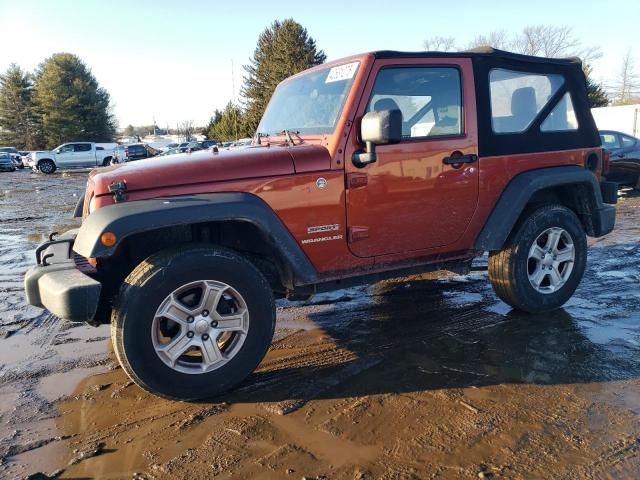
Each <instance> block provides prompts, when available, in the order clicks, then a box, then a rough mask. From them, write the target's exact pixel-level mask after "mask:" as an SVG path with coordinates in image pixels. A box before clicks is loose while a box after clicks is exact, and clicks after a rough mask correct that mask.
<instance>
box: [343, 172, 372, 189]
mask: <svg viewBox="0 0 640 480" xmlns="http://www.w3.org/2000/svg"><path fill="white" fill-rule="evenodd" d="M367 183H369V177H368V175H367V174H366V173H348V174H347V188H358V187H364V186H365V185H366V184H367Z"/></svg>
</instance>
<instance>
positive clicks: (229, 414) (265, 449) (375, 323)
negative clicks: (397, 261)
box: [0, 170, 640, 479]
mask: <svg viewBox="0 0 640 480" xmlns="http://www.w3.org/2000/svg"><path fill="white" fill-rule="evenodd" d="M85 179H86V172H74V173H63V174H55V175H51V176H43V175H41V174H37V173H32V172H30V171H27V170H25V171H18V172H14V173H4V174H0V477H2V478H22V477H26V476H28V475H30V474H33V473H35V472H45V473H46V474H47V475H51V474H52V473H54V472H56V475H58V476H59V477H60V478H80V477H82V478H84V477H96V478H132V477H134V478H161V479H164V478H166V479H169V478H171V479H173V478H189V479H195V478H211V477H213V476H215V477H216V478H253V479H256V478H257V479H259V478H295V479H300V478H303V477H306V478H332V479H333V478H345V479H359V478H363V479H365V478H389V479H391V478H394V479H395V478H478V477H481V478H491V477H493V478H503V477H504V478H592V477H595V478H601V477H613V478H637V474H638V472H640V381H639V378H640V362H639V360H640V288H639V287H638V281H639V280H640V243H639V241H638V239H639V238H640V197H638V196H633V195H632V194H630V193H629V192H623V198H622V199H621V201H620V203H619V210H618V226H617V228H616V231H615V232H614V233H613V234H611V235H609V236H607V237H605V238H603V239H598V240H597V241H593V240H592V241H591V242H590V244H591V249H590V253H589V266H588V270H587V273H586V276H585V279H584V280H583V282H582V284H581V286H580V287H579V289H578V292H577V293H576V295H575V297H574V298H573V299H572V300H571V301H570V302H569V303H568V304H567V306H566V308H564V309H563V310H559V311H557V312H555V313H553V314H551V315H544V316H531V315H524V314H520V313H517V312H513V311H510V310H509V308H508V307H507V306H506V305H505V304H503V303H501V302H499V301H498V300H497V298H496V296H495V295H494V294H493V292H492V290H491V287H490V285H489V282H488V279H487V276H486V273H484V272H478V273H474V274H471V275H467V276H455V275H447V276H444V277H440V278H439V279H437V280H434V278H432V277H430V276H422V277H411V278H409V279H404V280H403V281H397V282H396V281H391V282H383V283H380V284H377V285H374V286H370V287H367V288H364V287H363V288H353V289H348V290H342V291H339V292H334V293H332V294H326V295H322V296H317V297H315V298H313V299H312V300H310V301H309V302H286V301H282V302H280V303H279V307H278V326H277V331H276V338H275V339H274V343H273V346H272V348H271V350H270V352H269V354H268V356H267V358H266V359H265V361H264V362H263V363H262V365H261V366H260V368H259V371H258V372H256V373H255V374H254V375H252V376H251V377H250V378H249V379H248V381H247V382H245V384H244V385H243V386H242V387H241V388H240V389H239V390H237V391H236V392H234V393H232V394H231V395H229V396H228V397H226V398H224V399H218V400H216V401H212V402H210V403H181V402H169V401H166V400H161V399H158V398H155V397H153V396H150V395H148V394H146V393H144V392H143V391H142V390H140V389H139V388H138V387H136V386H135V385H133V384H132V383H131V382H130V381H129V380H128V378H126V376H125V374H124V373H123V371H122V370H121V369H120V368H119V367H118V366H117V363H116V362H115V359H114V357H113V354H112V350H111V347H110V343H109V342H110V341H109V328H108V326H103V327H100V328H93V327H90V326H87V325H84V324H72V323H67V322H61V321H59V320H57V319H56V318H55V317H53V316H51V315H50V314H48V313H47V312H43V311H41V310H39V309H37V308H33V307H29V306H27V305H25V303H24V296H23V291H22V278H23V274H24V272H25V270H26V269H27V268H28V267H29V266H30V265H31V264H32V263H33V262H34V255H33V251H34V249H35V247H36V246H37V245H38V244H39V243H40V242H42V241H43V240H44V239H45V238H46V235H47V234H48V233H49V232H50V231H54V230H57V231H64V230H65V229H68V228H72V227H73V226H75V222H74V221H73V220H72V219H71V218H70V217H71V212H72V210H73V206H74V204H75V202H76V200H77V198H78V195H81V193H82V191H83V188H84V183H85ZM39 478H46V477H39Z"/></svg>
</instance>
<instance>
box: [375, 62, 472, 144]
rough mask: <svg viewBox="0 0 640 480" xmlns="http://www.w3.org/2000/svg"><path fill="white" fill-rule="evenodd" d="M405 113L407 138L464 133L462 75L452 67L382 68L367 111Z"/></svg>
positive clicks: (404, 122)
mask: <svg viewBox="0 0 640 480" xmlns="http://www.w3.org/2000/svg"><path fill="white" fill-rule="evenodd" d="M394 109H397V110H400V111H401V112H402V136H403V137H404V138H421V137H435V136H443V135H460V134H462V93H461V87H460V72H459V70H458V69H457V68H452V67H397V68H383V69H381V70H380V72H379V73H378V76H377V77H376V81H375V83H374V85H373V90H372V91H371V98H370V99H369V103H368V105H367V112H371V111H378V110H394Z"/></svg>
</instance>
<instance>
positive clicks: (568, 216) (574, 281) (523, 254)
mask: <svg viewBox="0 0 640 480" xmlns="http://www.w3.org/2000/svg"><path fill="white" fill-rule="evenodd" d="M525 215H526V217H525V218H524V219H523V220H522V221H520V223H519V224H518V225H517V226H516V229H515V231H514V232H513V233H512V234H511V235H510V236H509V238H508V239H507V241H506V242H505V245H504V247H503V249H502V250H500V251H495V252H490V254H489V279H490V281H491V285H492V286H493V289H494V291H495V292H496V294H497V295H498V297H500V299H501V300H502V301H504V302H505V303H507V304H509V305H510V306H512V307H513V308H516V309H518V310H522V311H525V312H529V313H541V312H547V311H550V310H554V309H556V308H559V307H561V306H562V305H563V304H564V303H565V302H566V301H567V300H569V298H570V297H571V296H572V295H573V293H574V292H575V290H576V288H577V287H578V284H579V283H580V280H582V276H583V274H584V270H585V267H586V263H587V239H586V234H585V232H584V228H583V226H582V224H581V223H580V220H579V219H578V217H577V216H576V214H575V213H573V212H572V211H571V210H569V209H568V208H566V207H564V206H562V205H545V206H543V207H540V208H537V209H535V210H532V211H530V212H528V213H526V214H525ZM553 227H559V228H562V229H563V230H565V231H566V232H567V233H568V234H569V235H570V236H571V239H572V240H573V246H574V250H575V260H574V263H573V269H572V271H571V273H570V275H569V277H568V278H567V280H566V282H565V283H564V285H563V286H562V287H560V288H559V289H558V290H557V291H555V292H552V293H541V292H539V291H537V290H536V289H535V288H534V287H533V286H532V285H531V282H530V281H529V274H528V270H527V269H528V261H529V258H528V257H529V250H530V248H531V246H532V245H533V242H534V241H535V240H536V239H537V238H538V236H539V235H540V234H541V233H542V232H544V231H545V230H547V229H549V228H553Z"/></svg>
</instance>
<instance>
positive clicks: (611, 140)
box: [600, 133, 620, 148]
mask: <svg viewBox="0 0 640 480" xmlns="http://www.w3.org/2000/svg"><path fill="white" fill-rule="evenodd" d="M600 141H601V142H602V146H603V147H604V148H620V142H619V141H618V136H617V135H615V134H613V133H601V134H600Z"/></svg>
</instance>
